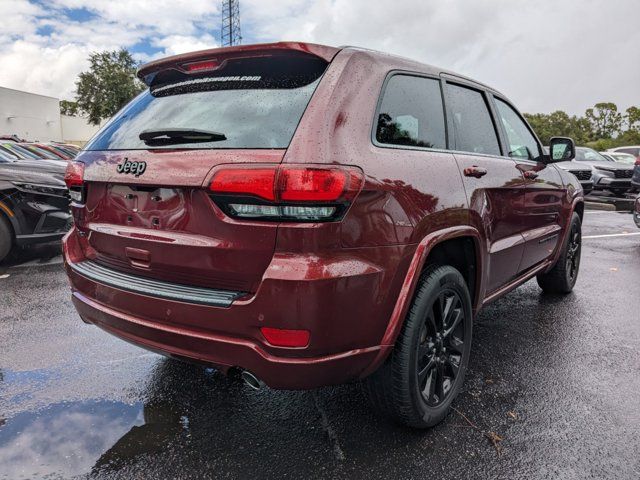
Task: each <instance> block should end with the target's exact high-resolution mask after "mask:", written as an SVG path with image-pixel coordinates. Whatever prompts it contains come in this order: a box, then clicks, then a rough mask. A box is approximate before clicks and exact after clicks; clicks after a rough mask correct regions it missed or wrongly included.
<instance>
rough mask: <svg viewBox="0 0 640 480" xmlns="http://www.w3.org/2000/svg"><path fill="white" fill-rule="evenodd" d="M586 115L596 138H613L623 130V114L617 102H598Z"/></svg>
mask: <svg viewBox="0 0 640 480" xmlns="http://www.w3.org/2000/svg"><path fill="white" fill-rule="evenodd" d="M585 117H586V118H587V120H588V121H589V123H590V124H591V129H592V131H593V133H594V134H595V136H596V138H612V137H614V136H616V135H617V134H618V133H620V131H621V130H622V114H621V113H620V112H618V107H617V106H616V104H615V103H610V102H601V103H596V104H595V105H594V106H593V108H588V109H587V111H586V112H585Z"/></svg>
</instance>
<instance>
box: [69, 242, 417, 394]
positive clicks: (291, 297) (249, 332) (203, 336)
mask: <svg viewBox="0 0 640 480" xmlns="http://www.w3.org/2000/svg"><path fill="white" fill-rule="evenodd" d="M63 244H64V257H65V267H66V269H67V273H68V275H69V278H70V281H71V286H72V291H73V293H72V298H73V303H74V305H75V307H76V309H77V310H78V312H79V314H80V316H81V317H82V319H83V320H84V321H85V322H87V323H92V324H95V325H97V326H98V327H100V328H102V329H104V330H105V331H107V332H109V333H111V334H113V335H115V336H117V337H120V338H122V339H124V340H126V341H128V342H131V343H133V344H136V345H139V346H141V347H143V348H146V349H149V350H152V351H155V352H158V353H161V354H164V355H168V356H175V357H179V358H183V359H190V360H193V361H195V362H198V363H206V364H211V365H214V366H216V367H218V368H220V369H221V370H222V371H223V372H226V371H228V370H229V369H230V368H232V367H233V368H241V369H245V370H249V371H251V372H252V373H253V374H254V375H256V376H257V377H258V378H260V379H261V380H263V381H264V382H265V383H266V384H267V385H268V386H270V387H272V388H277V389H309V388H315V387H320V386H326V385H333V384H340V383H345V382H348V381H351V380H355V379H358V378H361V377H362V376H363V375H364V374H365V373H367V372H371V371H373V370H375V368H376V366H377V365H378V364H379V363H381V362H382V361H383V360H384V358H385V357H386V353H387V352H388V351H389V349H390V348H391V347H390V346H382V345H380V344H381V340H382V338H383V335H384V332H385V331H386V327H387V325H388V322H389V318H390V317H391V313H392V311H393V308H394V306H395V302H396V300H397V295H398V293H397V292H398V290H399V286H400V285H401V282H402V280H403V279H404V275H403V273H404V272H406V268H404V269H403V268H402V265H404V263H405V262H404V260H405V257H406V260H407V262H406V263H408V260H409V259H410V254H409V253H408V252H405V250H406V247H403V246H395V247H380V249H369V250H370V251H367V252H365V253H362V252H358V250H357V249H349V250H350V251H349V253H348V254H344V255H345V256H344V257H341V256H340V255H337V256H334V260H335V261H334V263H332V264H331V265H329V266H328V267H327V268H323V269H315V270H310V269H305V268H304V266H305V265H303V264H301V262H303V261H304V259H305V258H306V257H304V256H303V257H299V258H298V257H295V256H292V255H291V254H288V255H286V256H284V258H280V257H278V255H274V259H273V261H272V265H271V266H270V267H269V268H268V269H267V271H266V272H265V275H264V278H263V280H262V283H261V285H260V287H259V289H258V291H257V292H256V293H255V294H253V295H251V296H249V295H244V296H242V297H240V298H236V299H234V300H233V301H232V302H231V303H230V305H229V306H226V307H225V306H212V305H205V304H197V303H192V302H184V301H178V300H175V299H167V298H158V297H152V296H150V295H149V294H148V293H143V292H141V291H131V290H127V289H124V288H123V287H122V286H121V287H118V286H115V285H113V284H112V285H108V284H106V283H102V282H100V281H97V280H96V278H88V276H87V274H86V272H85V274H84V275H83V274H82V273H81V272H80V271H79V270H78V269H77V268H75V267H77V265H78V264H81V263H82V262H83V261H84V260H86V259H84V258H82V251H81V249H79V248H78V239H77V235H76V232H75V230H72V231H71V232H70V233H69V234H68V235H67V237H66V238H65V240H64V242H63ZM378 250H380V251H378ZM411 251H412V250H411ZM365 254H367V255H372V256H373V257H375V260H377V261H378V262H379V263H374V261H373V260H374V258H369V260H368V261H367V260H366V259H365V257H364V255H365ZM346 255H348V256H346ZM292 257H293V258H292ZM336 257H337V259H339V261H338V260H337V259H336ZM310 260H311V261H313V262H315V264H317V262H318V258H317V257H313V258H311V259H310ZM289 267H291V270H287V269H288V268H289ZM313 272H315V273H314V275H311V273H313ZM396 284H397V285H398V287H397V288H396V286H395V285H396ZM394 292H395V294H394ZM263 326H268V327H275V328H285V329H287V328H292V329H305V330H308V331H309V332H310V335H311V340H310V343H309V345H308V346H307V347H305V348H286V347H276V346H274V345H271V344H269V343H268V342H267V341H266V339H265V338H264V337H263V336H262V334H261V332H260V328H261V327H263Z"/></svg>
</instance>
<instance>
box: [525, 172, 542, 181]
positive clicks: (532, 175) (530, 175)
mask: <svg viewBox="0 0 640 480" xmlns="http://www.w3.org/2000/svg"><path fill="white" fill-rule="evenodd" d="M523 175H524V178H528V179H530V180H533V179H534V178H538V173H537V172H534V171H533V170H527V171H526V172H524V173H523Z"/></svg>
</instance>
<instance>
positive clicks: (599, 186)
mask: <svg viewBox="0 0 640 480" xmlns="http://www.w3.org/2000/svg"><path fill="white" fill-rule="evenodd" d="M576 161H577V162H583V163H585V164H589V165H591V166H592V167H593V170H592V171H593V188H594V190H609V191H610V192H612V193H613V194H614V195H618V196H620V195H624V194H625V193H626V192H627V191H628V190H629V188H630V187H631V177H632V175H633V165H626V164H622V163H620V162H615V161H613V160H609V159H607V158H605V157H604V156H603V155H602V154H600V153H598V152H596V151H595V150H593V149H592V148H587V147H576Z"/></svg>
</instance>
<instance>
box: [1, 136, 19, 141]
mask: <svg viewBox="0 0 640 480" xmlns="http://www.w3.org/2000/svg"><path fill="white" fill-rule="evenodd" d="M0 142H24V140H22V139H21V138H20V137H18V136H17V135H0Z"/></svg>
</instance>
